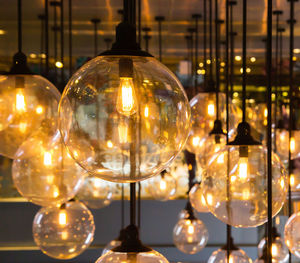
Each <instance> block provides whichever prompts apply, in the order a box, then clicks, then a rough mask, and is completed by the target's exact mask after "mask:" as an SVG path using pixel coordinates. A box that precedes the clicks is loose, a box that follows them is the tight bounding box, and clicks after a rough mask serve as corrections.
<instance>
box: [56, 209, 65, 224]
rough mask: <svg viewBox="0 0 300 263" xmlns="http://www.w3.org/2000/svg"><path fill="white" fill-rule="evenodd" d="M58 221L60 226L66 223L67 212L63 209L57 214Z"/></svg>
mask: <svg viewBox="0 0 300 263" xmlns="http://www.w3.org/2000/svg"><path fill="white" fill-rule="evenodd" d="M58 223H59V225H60V226H65V225H66V224H67V213H66V211H65V209H62V210H61V211H60V212H59V214H58Z"/></svg>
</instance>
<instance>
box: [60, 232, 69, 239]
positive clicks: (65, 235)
mask: <svg viewBox="0 0 300 263" xmlns="http://www.w3.org/2000/svg"><path fill="white" fill-rule="evenodd" d="M61 239H62V240H66V239H68V232H67V231H63V232H61Z"/></svg>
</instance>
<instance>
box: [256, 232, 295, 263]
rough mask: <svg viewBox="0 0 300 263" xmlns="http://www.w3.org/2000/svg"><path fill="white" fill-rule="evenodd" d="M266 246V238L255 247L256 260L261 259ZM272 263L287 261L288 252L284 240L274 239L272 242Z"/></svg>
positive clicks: (284, 262)
mask: <svg viewBox="0 0 300 263" xmlns="http://www.w3.org/2000/svg"><path fill="white" fill-rule="evenodd" d="M266 245H267V242H266V238H263V239H262V240H261V241H260V242H259V243H258V246H257V254H258V258H260V257H262V255H263V251H264V250H265V249H266V248H265V246H266ZM271 250H272V262H274V263H286V262H287V261H288V259H289V250H288V248H287V246H286V245H285V244H284V240H283V239H282V238H281V237H276V238H275V240H274V241H273V242H272V248H271Z"/></svg>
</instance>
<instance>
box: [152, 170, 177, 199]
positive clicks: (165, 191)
mask: <svg viewBox="0 0 300 263" xmlns="http://www.w3.org/2000/svg"><path fill="white" fill-rule="evenodd" d="M147 190H148V192H149V193H150V195H151V196H152V197H153V198H154V199H155V200H159V201H167V200H169V199H171V198H172V197H173V196H174V195H175V194H176V179H175V178H174V177H173V176H172V175H171V174H169V173H168V172H164V173H162V174H160V175H157V176H154V177H152V178H150V179H149V180H148V187H147Z"/></svg>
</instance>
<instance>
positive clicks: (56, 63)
mask: <svg viewBox="0 0 300 263" xmlns="http://www.w3.org/2000/svg"><path fill="white" fill-rule="evenodd" d="M63 66H64V64H63V63H61V62H60V61H56V62H55V67H57V68H62V67H63Z"/></svg>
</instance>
